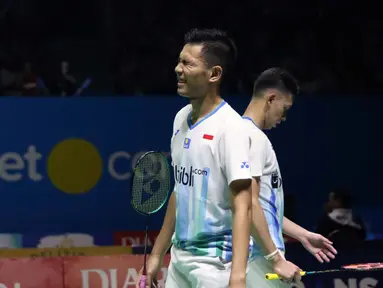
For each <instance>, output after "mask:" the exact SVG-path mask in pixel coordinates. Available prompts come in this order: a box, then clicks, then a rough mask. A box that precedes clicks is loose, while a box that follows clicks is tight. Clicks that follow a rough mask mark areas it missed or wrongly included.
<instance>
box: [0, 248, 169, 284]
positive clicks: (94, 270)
mask: <svg viewBox="0 0 383 288" xmlns="http://www.w3.org/2000/svg"><path fill="white" fill-rule="evenodd" d="M142 264H143V257H142V256H136V255H126V256H121V255H120V256H103V257H97V256H90V257H66V258H49V259H41V258H40V259H3V260H1V259H0V287H2V288H134V287H135V283H136V280H137V278H138V277H137V275H138V272H139V270H140V269H141V267H142ZM168 265H169V256H168V255H166V257H165V261H164V266H163V268H162V269H161V271H160V273H159V275H158V287H159V288H164V287H165V286H164V283H165V279H166V276H167V267H168Z"/></svg>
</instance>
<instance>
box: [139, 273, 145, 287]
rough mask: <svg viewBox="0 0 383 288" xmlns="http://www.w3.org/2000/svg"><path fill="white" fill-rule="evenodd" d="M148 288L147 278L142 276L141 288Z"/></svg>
mask: <svg viewBox="0 0 383 288" xmlns="http://www.w3.org/2000/svg"><path fill="white" fill-rule="evenodd" d="M145 287H146V276H145V275H142V276H141V279H140V288H145Z"/></svg>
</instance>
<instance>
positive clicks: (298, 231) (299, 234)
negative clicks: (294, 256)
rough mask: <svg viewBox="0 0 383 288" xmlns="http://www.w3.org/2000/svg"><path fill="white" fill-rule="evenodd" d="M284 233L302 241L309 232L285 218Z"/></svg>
mask: <svg viewBox="0 0 383 288" xmlns="http://www.w3.org/2000/svg"><path fill="white" fill-rule="evenodd" d="M282 227H283V233H285V234H287V235H289V236H290V237H292V238H294V239H297V240H298V241H301V240H302V238H304V237H305V235H306V234H307V232H308V231H307V230H306V229H305V228H303V227H301V226H299V225H298V224H295V223H294V222H293V221H291V220H289V219H288V218H286V217H283V226H282Z"/></svg>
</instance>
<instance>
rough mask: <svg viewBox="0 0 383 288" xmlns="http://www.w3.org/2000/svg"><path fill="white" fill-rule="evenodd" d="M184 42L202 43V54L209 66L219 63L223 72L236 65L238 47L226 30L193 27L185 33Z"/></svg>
mask: <svg viewBox="0 0 383 288" xmlns="http://www.w3.org/2000/svg"><path fill="white" fill-rule="evenodd" d="M184 44H185V45H186V44H198V45H202V46H203V47H202V54H203V57H204V59H205V62H206V64H207V66H208V67H209V68H211V67H213V66H216V65H219V66H221V67H222V69H223V74H226V73H227V71H228V70H230V68H231V67H232V66H233V65H234V63H235V61H236V58H237V47H236V46H235V43H234V41H233V40H232V39H231V38H230V37H229V36H228V35H227V33H226V32H224V31H222V30H218V29H197V28H195V29H192V30H190V31H189V32H187V33H186V34H185V38H184Z"/></svg>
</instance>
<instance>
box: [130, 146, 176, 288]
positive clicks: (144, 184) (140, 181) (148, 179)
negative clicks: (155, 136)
mask: <svg viewBox="0 0 383 288" xmlns="http://www.w3.org/2000/svg"><path fill="white" fill-rule="evenodd" d="M133 172H134V176H133V181H132V201H131V202H132V206H133V208H134V209H135V210H136V211H137V212H138V213H140V214H143V215H145V216H146V227H145V249H144V269H143V272H142V277H141V279H140V288H145V286H146V275H147V274H146V248H147V243H148V227H149V216H150V215H151V214H153V213H156V212H157V211H159V210H160V209H161V208H162V206H164V204H165V203H166V200H167V198H168V195H169V191H170V171H169V164H168V160H167V158H166V157H165V155H164V154H162V153H160V152H155V151H149V152H146V153H145V154H143V155H142V156H141V157H140V158H139V159H138V161H137V163H136V165H135V167H134V170H133Z"/></svg>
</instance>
